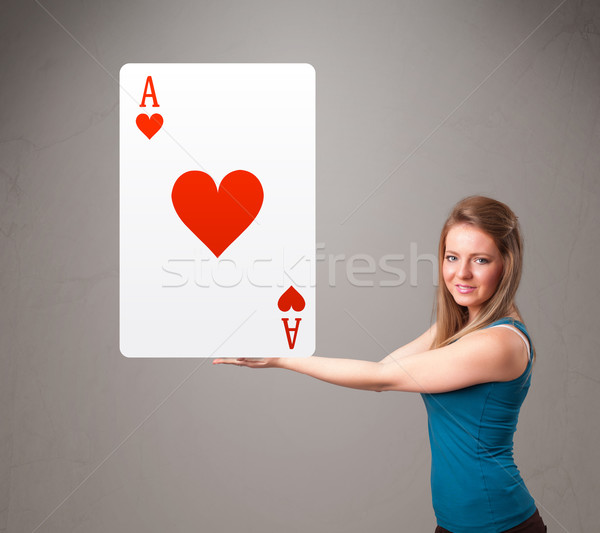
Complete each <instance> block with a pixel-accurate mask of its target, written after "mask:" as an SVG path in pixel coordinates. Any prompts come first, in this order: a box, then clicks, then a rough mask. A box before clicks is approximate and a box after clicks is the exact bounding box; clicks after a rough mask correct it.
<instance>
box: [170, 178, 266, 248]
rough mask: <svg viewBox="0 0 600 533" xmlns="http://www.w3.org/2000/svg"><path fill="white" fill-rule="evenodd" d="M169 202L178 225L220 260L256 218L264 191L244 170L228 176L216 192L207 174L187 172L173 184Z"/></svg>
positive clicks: (257, 181) (213, 183)
mask: <svg viewBox="0 0 600 533" xmlns="http://www.w3.org/2000/svg"><path fill="white" fill-rule="evenodd" d="M171 199H172V200H173V206H174V207H175V211H176V212H177V214H178V215H179V218H180V219H181V221H182V222H183V223H184V224H185V225H186V226H187V227H188V228H189V229H190V230H191V231H192V232H193V233H194V235H196V237H198V238H199V239H200V240H201V241H202V242H203V243H204V244H206V246H208V248H209V249H210V250H211V252H212V253H213V254H215V256H216V257H219V256H220V255H221V254H222V253H223V252H224V251H225V249H226V248H227V247H228V246H229V245H230V244H231V243H232V242H233V241H235V240H236V239H237V238H238V237H239V236H240V235H241V234H242V233H243V232H244V230H245V229H246V228H247V227H248V226H249V225H250V224H251V223H252V221H253V220H254V219H255V218H256V215H258V213H259V211H260V208H261V206H262V202H263V188H262V185H261V184H260V181H259V180H258V178H257V177H256V176H255V175H254V174H252V173H251V172H247V171H246V170H234V171H233V172H230V173H229V174H227V176H225V177H224V178H223V180H222V181H221V183H220V184H219V189H218V190H217V186H216V185H215V182H214V181H213V179H212V178H211V177H210V176H209V175H208V174H207V173H206V172H201V171H200V170H190V171H189V172H185V173H184V174H182V175H181V176H179V177H178V178H177V181H175V184H174V185H173V192H172V193H171Z"/></svg>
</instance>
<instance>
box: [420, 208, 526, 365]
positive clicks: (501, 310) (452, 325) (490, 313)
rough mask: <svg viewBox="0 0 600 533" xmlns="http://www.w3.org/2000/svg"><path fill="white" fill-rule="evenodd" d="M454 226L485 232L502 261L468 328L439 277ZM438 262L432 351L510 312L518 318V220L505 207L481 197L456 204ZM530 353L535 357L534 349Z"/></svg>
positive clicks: (464, 312) (465, 314) (461, 310)
mask: <svg viewBox="0 0 600 533" xmlns="http://www.w3.org/2000/svg"><path fill="white" fill-rule="evenodd" d="M457 224H469V225H471V226H474V227H475V228H478V229H480V230H482V231H484V232H485V233H487V234H488V235H489V236H490V237H492V238H493V239H494V242H495V244H496V246H497V247H498V250H499V251H500V254H501V255H502V260H503V268H502V275H501V278H500V281H499V283H498V287H497V288H496V292H494V294H493V295H492V297H491V298H490V299H489V300H487V301H486V302H484V303H483V305H482V306H481V309H480V312H479V313H478V314H477V316H476V317H475V319H474V320H473V322H471V323H470V324H469V325H468V326H467V325H466V324H467V321H468V318H469V313H468V309H467V308H466V307H463V306H461V305H459V304H457V303H456V301H455V300H454V298H453V297H452V294H450V291H449V290H448V288H447V287H446V284H445V283H444V277H443V274H442V268H443V262H444V256H445V252H446V237H447V235H448V232H449V231H450V228H452V227H453V226H455V225H457ZM438 263H439V265H438V289H437V296H436V305H435V309H434V311H435V314H436V317H437V320H436V322H437V324H436V336H435V339H434V340H433V343H432V345H431V348H432V349H433V348H440V347H442V346H447V345H448V344H450V343H451V342H453V341H455V340H457V339H459V338H460V337H462V336H463V335H466V334H467V333H471V332H473V331H475V330H478V329H481V328H483V327H485V326H487V325H489V324H491V323H492V322H494V321H495V320H498V319H500V318H504V317H507V316H510V315H511V314H512V313H513V312H514V311H516V312H517V314H518V315H519V316H521V314H520V313H519V310H518V308H517V306H516V304H515V295H516V292H517V289H518V287H519V282H520V281H521V272H522V270H523V239H522V237H521V228H520V226H519V220H518V218H517V216H516V215H515V214H514V213H513V212H512V210H511V209H510V208H509V207H508V206H507V205H506V204H503V203H502V202H499V201H497V200H493V199H492V198H486V197H485V196H468V197H467V198H464V199H463V200H461V201H460V202H458V203H457V204H456V205H455V206H454V209H453V210H452V212H451V213H450V216H449V217H448V219H447V220H446V222H445V224H444V227H443V228H442V233H441V235H440V242H439V246H438ZM532 348H533V346H532ZM533 354H534V357H535V350H534V351H533Z"/></svg>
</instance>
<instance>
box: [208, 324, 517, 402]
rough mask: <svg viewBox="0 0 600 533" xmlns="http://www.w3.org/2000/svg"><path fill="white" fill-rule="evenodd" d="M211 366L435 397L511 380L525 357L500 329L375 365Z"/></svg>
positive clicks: (287, 360)
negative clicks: (286, 372) (285, 371)
mask: <svg viewBox="0 0 600 533" xmlns="http://www.w3.org/2000/svg"><path fill="white" fill-rule="evenodd" d="M393 353H394V352H393ZM390 355H392V354H390ZM213 363H214V364H219V363H225V364H235V365H238V366H249V367H252V368H286V369H288V370H293V371H295V372H300V373H302V374H306V375H309V376H312V377H314V378H317V379H320V380H322V381H326V382H328V383H333V384H335V385H341V386H343V387H350V388H354V389H363V390H372V391H378V392H381V391H388V390H397V391H408V392H422V393H437V392H447V391H451V390H457V389H462V388H464V387H468V386H471V385H476V384H478V383H486V382H490V381H509V380H511V379H515V378H516V377H518V376H519V375H521V374H522V373H523V371H524V370H525V367H526V366H527V354H526V352H525V350H524V349H523V343H522V341H521V339H520V338H519V337H518V336H517V335H516V334H515V333H513V332H511V331H510V330H508V329H506V328H489V329H483V330H479V331H475V332H473V333H470V334H468V335H465V336H464V337H463V338H461V339H459V340H458V341H457V342H455V343H453V344H450V345H449V346H444V347H443V348H436V349H434V350H425V351H423V352H421V353H413V354H411V355H405V356H403V357H392V358H389V359H388V358H387V357H386V358H385V359H383V360H382V361H380V362H379V363H376V362H371V361H360V360H355V359H336V358H329V357H314V356H313V357H308V358H291V357H279V358H272V359H271V358H270V359H258V360H252V359H246V358H240V359H215V360H214V361H213Z"/></svg>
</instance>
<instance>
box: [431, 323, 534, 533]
mask: <svg viewBox="0 0 600 533" xmlns="http://www.w3.org/2000/svg"><path fill="white" fill-rule="evenodd" d="M501 324H510V325H513V326H514V327H516V328H517V329H518V330H520V331H521V332H522V333H524V334H525V335H526V337H527V339H529V335H528V333H527V330H526V329H525V326H524V325H523V324H522V323H521V322H519V321H517V320H515V319H513V318H503V319H501V320H498V321H495V322H493V323H492V324H490V325H489V326H487V327H492V326H496V325H501ZM529 346H530V350H529V355H530V357H529V362H528V364H527V367H526V369H525V371H524V372H523V374H522V375H521V376H519V377H518V378H516V379H514V380H511V381H504V382H490V383H482V384H479V385H474V386H471V387H466V388H464V389H460V390H456V391H450V392H445V393H438V394H422V395H421V396H422V397H423V401H424V402H425V407H426V408H427V414H428V426H429V439H430V444H431V456H432V465H431V491H432V498H433V506H434V510H435V514H436V517H437V520H438V523H439V525H441V526H443V527H444V528H446V529H448V530H450V531H453V532H454V533H469V532H475V531H477V532H479V533H481V532H484V531H485V532H487V531H489V532H501V531H505V530H507V529H510V528H511V527H513V526H515V525H517V524H519V523H521V522H523V521H524V520H526V519H527V518H528V517H529V516H531V515H532V514H533V513H534V512H535V502H534V500H533V498H532V497H531V495H530V494H529V492H528V490H527V488H526V487H525V484H524V483H523V480H522V478H521V475H520V473H519V470H518V469H517V467H516V465H515V462H514V460H513V435H514V432H515V430H516V426H517V421H518V417H519V410H520V407H521V404H522V403H523V400H524V399H525V396H526V395H527V391H528V390H529V385H530V381H531V366H532V361H531V359H532V349H531V341H530V339H529Z"/></svg>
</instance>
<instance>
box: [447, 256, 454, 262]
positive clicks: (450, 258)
mask: <svg viewBox="0 0 600 533" xmlns="http://www.w3.org/2000/svg"><path fill="white" fill-rule="evenodd" d="M455 259H456V256H455V255H447V256H446V260H448V261H454V260H455Z"/></svg>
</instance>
